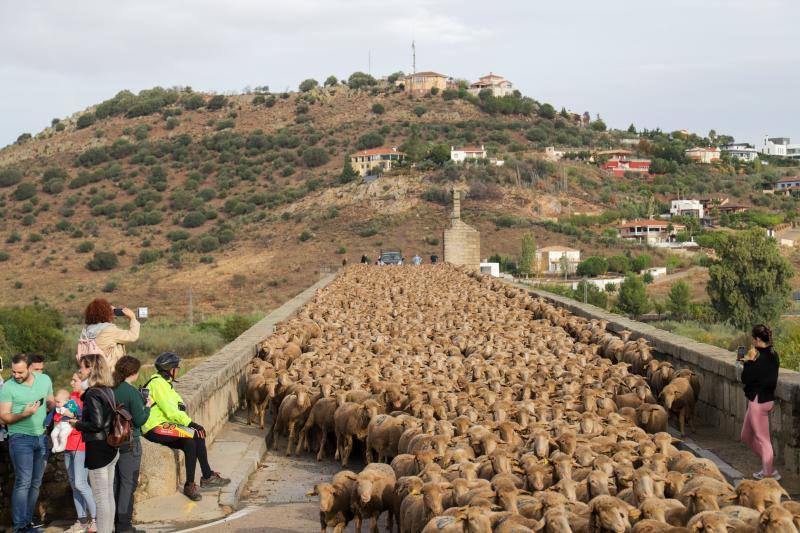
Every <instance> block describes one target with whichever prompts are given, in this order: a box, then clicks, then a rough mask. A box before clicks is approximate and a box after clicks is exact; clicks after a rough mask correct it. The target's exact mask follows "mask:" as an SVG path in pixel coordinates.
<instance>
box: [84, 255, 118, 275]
mask: <svg viewBox="0 0 800 533" xmlns="http://www.w3.org/2000/svg"><path fill="white" fill-rule="evenodd" d="M118 264H119V259H117V256H116V254H114V253H113V252H95V253H94V257H92V260H91V261H89V262H88V263H86V268H88V269H89V270H91V271H94V272H97V271H100V270H112V269H114V268H116V266H117V265H118Z"/></svg>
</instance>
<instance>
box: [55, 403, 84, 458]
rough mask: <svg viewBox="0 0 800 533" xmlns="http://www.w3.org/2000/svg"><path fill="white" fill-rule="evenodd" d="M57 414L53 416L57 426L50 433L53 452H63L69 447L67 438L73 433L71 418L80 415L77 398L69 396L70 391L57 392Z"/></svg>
mask: <svg viewBox="0 0 800 533" xmlns="http://www.w3.org/2000/svg"><path fill="white" fill-rule="evenodd" d="M55 400H56V414H55V417H53V420H54V421H55V426H54V427H53V431H52V432H51V433H50V438H51V439H53V453H58V452H63V451H64V449H66V447H67V438H68V437H69V434H70V433H72V426H71V425H70V424H69V420H70V419H72V418H77V417H78V415H80V407H78V404H77V403H75V400H73V399H71V398H70V397H69V391H68V390H66V389H61V390H59V391H58V392H56V397H55Z"/></svg>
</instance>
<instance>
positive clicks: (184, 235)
mask: <svg viewBox="0 0 800 533" xmlns="http://www.w3.org/2000/svg"><path fill="white" fill-rule="evenodd" d="M189 237H191V235H190V234H189V232H188V231H183V230H176V231H170V232H169V233H167V239H169V240H171V241H172V242H178V241H185V240H186V239H188V238H189Z"/></svg>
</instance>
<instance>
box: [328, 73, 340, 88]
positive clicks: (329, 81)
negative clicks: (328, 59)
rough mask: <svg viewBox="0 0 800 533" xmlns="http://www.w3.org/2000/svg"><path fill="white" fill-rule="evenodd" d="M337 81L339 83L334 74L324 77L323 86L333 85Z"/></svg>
mask: <svg viewBox="0 0 800 533" xmlns="http://www.w3.org/2000/svg"><path fill="white" fill-rule="evenodd" d="M337 83H339V80H338V79H336V76H328V77H327V78H325V87H333V86H334V85H336V84H337Z"/></svg>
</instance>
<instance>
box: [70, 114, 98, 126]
mask: <svg viewBox="0 0 800 533" xmlns="http://www.w3.org/2000/svg"><path fill="white" fill-rule="evenodd" d="M96 118H97V117H95V115H94V113H84V114H83V115H81V116H79V117H78V121H77V122H76V123H75V125H76V126H77V127H78V129H79V130H82V129H83V128H88V127H89V126H91V125H92V124H94V121H95V120H96Z"/></svg>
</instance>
